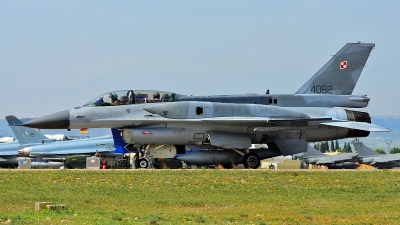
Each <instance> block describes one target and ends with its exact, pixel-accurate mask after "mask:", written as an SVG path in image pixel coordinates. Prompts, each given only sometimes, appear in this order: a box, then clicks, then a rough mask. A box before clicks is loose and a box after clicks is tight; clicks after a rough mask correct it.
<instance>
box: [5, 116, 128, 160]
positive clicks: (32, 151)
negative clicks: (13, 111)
mask: <svg viewBox="0 0 400 225" xmlns="http://www.w3.org/2000/svg"><path fill="white" fill-rule="evenodd" d="M6 120H7V122H8V124H9V125H10V127H11V129H12V131H13V132H14V134H15V136H16V138H17V140H18V142H19V144H18V146H16V149H18V150H17V151H18V156H19V157H31V158H36V157H40V158H51V159H57V158H63V157H65V156H67V155H75V154H88V155H93V154H94V153H95V152H96V150H98V151H99V152H100V153H101V154H102V156H116V155H121V154H123V153H125V152H126V151H124V152H118V151H117V152H116V145H115V144H114V143H115V142H114V139H113V137H111V136H106V137H96V138H87V139H79V140H68V141H56V140H55V139H49V138H47V137H46V136H45V135H43V134H41V133H40V132H38V131H37V130H35V129H32V128H29V127H25V126H21V125H22V121H20V120H19V119H17V118H16V117H14V116H6ZM17 125H18V126H17ZM115 141H119V140H118V139H117V138H116V139H115Z"/></svg>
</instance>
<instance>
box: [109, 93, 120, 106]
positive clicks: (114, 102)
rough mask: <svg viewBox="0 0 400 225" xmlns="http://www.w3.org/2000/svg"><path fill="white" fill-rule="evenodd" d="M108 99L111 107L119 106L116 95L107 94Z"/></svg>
mask: <svg viewBox="0 0 400 225" xmlns="http://www.w3.org/2000/svg"><path fill="white" fill-rule="evenodd" d="M108 97H109V98H110V99H111V105H119V104H120V101H119V99H118V95H117V94H115V93H110V94H108Z"/></svg>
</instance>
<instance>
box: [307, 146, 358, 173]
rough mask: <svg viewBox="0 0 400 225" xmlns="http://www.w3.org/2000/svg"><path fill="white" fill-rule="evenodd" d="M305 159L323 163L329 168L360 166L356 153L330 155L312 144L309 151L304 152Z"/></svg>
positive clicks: (317, 163)
mask: <svg viewBox="0 0 400 225" xmlns="http://www.w3.org/2000/svg"><path fill="white" fill-rule="evenodd" d="M303 159H304V161H305V162H306V163H307V164H312V165H323V166H326V167H328V168H329V169H356V168H358V166H359V165H358V164H357V163H356V162H358V159H357V155H356V154H355V153H342V154H337V155H328V154H324V153H322V152H320V151H318V150H316V149H315V148H313V147H311V146H310V145H308V147H307V152H305V153H303Z"/></svg>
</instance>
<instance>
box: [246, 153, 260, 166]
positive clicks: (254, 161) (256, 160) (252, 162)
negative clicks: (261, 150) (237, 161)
mask: <svg viewBox="0 0 400 225" xmlns="http://www.w3.org/2000/svg"><path fill="white" fill-rule="evenodd" d="M260 164H261V162H260V157H258V155H257V154H255V153H253V152H250V153H247V154H246V155H244V156H243V165H244V167H245V168H249V169H257V168H258V167H260Z"/></svg>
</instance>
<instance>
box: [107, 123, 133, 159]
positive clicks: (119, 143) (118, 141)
mask: <svg viewBox="0 0 400 225" xmlns="http://www.w3.org/2000/svg"><path fill="white" fill-rule="evenodd" d="M111 133H112V135H113V139H114V146H115V151H114V153H121V154H125V153H131V152H130V151H129V150H127V149H126V148H125V147H126V146H127V145H128V143H126V142H125V141H124V139H122V136H121V131H120V130H118V129H115V128H111Z"/></svg>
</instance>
